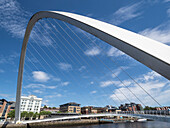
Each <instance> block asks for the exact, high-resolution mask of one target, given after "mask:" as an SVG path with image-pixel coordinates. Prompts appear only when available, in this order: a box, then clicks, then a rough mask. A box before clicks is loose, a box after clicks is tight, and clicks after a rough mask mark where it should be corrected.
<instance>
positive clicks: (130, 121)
mask: <svg viewBox="0 0 170 128" xmlns="http://www.w3.org/2000/svg"><path fill="white" fill-rule="evenodd" d="M126 122H129V123H132V122H134V120H127V121H126Z"/></svg>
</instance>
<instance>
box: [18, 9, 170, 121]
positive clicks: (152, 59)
mask: <svg viewBox="0 0 170 128" xmlns="http://www.w3.org/2000/svg"><path fill="white" fill-rule="evenodd" d="M42 18H55V19H58V20H62V21H65V22H67V23H69V24H72V25H74V26H76V27H78V28H80V29H82V30H85V31H86V32H88V33H90V34H92V35H94V36H96V37H98V38H100V39H101V40H103V41H105V42H107V43H108V44H110V45H112V46H114V47H116V48H118V49H119V50H121V51H123V52H125V53H126V54H128V55H129V56H131V57H133V58H134V59H136V60H138V61H139V62H141V63H143V64H144V65H146V66H147V67H149V68H151V69H152V70H154V71H156V72H158V73H159V74H161V75H162V76H164V77H165V78H167V79H169V80H170V47H169V46H167V45H165V44H162V43H160V42H157V41H154V40H152V39H149V38H147V37H144V36H141V35H139V34H136V33H133V32H130V31H128V30H125V29H122V28H119V27H117V26H114V25H111V24H108V23H105V22H102V21H99V20H95V19H92V18H89V17H86V16H81V15H77V14H73V13H68V12H61V11H40V12H38V13H36V14H34V15H33V16H32V17H31V19H30V21H29V23H28V25H27V28H26V32H25V36H24V40H23V44H22V50H21V55H20V63H19V71H18V80H17V94H16V109H15V122H16V121H19V120H20V98H21V90H22V80H23V70H24V61H25V54H26V48H27V43H28V40H29V36H30V33H31V30H32V28H33V27H34V25H35V23H36V22H37V21H38V20H39V19H42Z"/></svg>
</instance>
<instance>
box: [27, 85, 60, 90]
mask: <svg viewBox="0 0 170 128" xmlns="http://www.w3.org/2000/svg"><path fill="white" fill-rule="evenodd" d="M24 88H39V89H42V88H46V89H55V88H57V86H47V85H44V84H29V85H27V86H25V87H24Z"/></svg>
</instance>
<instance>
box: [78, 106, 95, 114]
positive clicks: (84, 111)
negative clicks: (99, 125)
mask: <svg viewBox="0 0 170 128" xmlns="http://www.w3.org/2000/svg"><path fill="white" fill-rule="evenodd" d="M92 109H93V106H84V107H82V108H81V113H82V114H90V113H93V112H92ZM95 113H97V111H96V112H95Z"/></svg>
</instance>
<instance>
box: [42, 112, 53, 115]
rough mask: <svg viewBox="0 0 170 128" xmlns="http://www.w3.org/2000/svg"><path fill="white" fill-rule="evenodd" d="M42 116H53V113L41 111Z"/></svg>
mask: <svg viewBox="0 0 170 128" xmlns="http://www.w3.org/2000/svg"><path fill="white" fill-rule="evenodd" d="M40 115H51V112H49V111H41V112H40Z"/></svg>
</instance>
